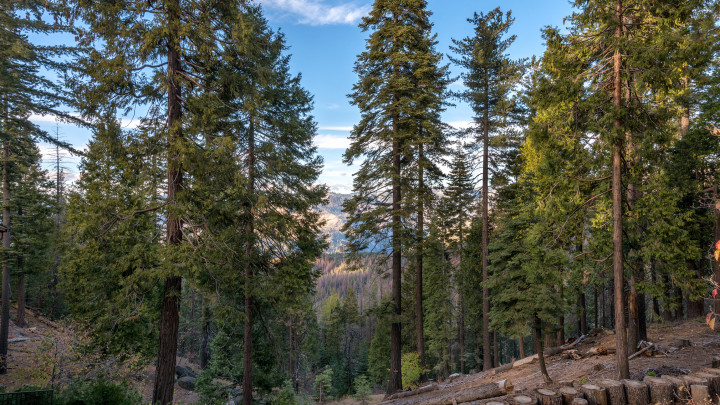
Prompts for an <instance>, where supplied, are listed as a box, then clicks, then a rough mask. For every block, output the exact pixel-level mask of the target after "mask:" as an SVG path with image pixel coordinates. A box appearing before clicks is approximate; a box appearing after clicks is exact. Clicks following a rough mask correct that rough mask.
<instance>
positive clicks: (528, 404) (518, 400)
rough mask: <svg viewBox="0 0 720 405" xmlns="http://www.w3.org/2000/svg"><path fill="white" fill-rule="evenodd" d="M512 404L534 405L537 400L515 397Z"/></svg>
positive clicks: (527, 397)
mask: <svg viewBox="0 0 720 405" xmlns="http://www.w3.org/2000/svg"><path fill="white" fill-rule="evenodd" d="M513 404H515V405H536V404H537V399H536V398H533V397H529V396H527V395H516V396H514V397H513Z"/></svg>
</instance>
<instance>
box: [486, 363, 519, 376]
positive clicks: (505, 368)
mask: <svg viewBox="0 0 720 405" xmlns="http://www.w3.org/2000/svg"><path fill="white" fill-rule="evenodd" d="M513 364H514V363H508V364H503V365H502V366H500V367H495V368H494V369H492V370H490V371H491V373H490V374H491V375H498V374H500V373H502V372H503V371H508V370H510V369H511V368H513Z"/></svg>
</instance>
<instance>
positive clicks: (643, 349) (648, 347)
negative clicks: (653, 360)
mask: <svg viewBox="0 0 720 405" xmlns="http://www.w3.org/2000/svg"><path fill="white" fill-rule="evenodd" d="M653 347H655V345H654V344H653V343H650V344H649V345H648V346H645V347H644V348H642V349H640V350H638V351H636V352H635V353H633V354H632V355H630V357H628V360H632V359H634V358H635V357H637V356H639V355H641V354H643V353H645V352H646V351H648V350H650V349H651V348H653Z"/></svg>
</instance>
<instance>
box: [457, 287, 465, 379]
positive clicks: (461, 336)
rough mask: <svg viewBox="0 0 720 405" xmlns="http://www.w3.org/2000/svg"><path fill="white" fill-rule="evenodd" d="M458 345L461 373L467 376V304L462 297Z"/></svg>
mask: <svg viewBox="0 0 720 405" xmlns="http://www.w3.org/2000/svg"><path fill="white" fill-rule="evenodd" d="M458 344H459V346H460V373H462V374H465V302H463V298H462V297H460V314H459V315H458Z"/></svg>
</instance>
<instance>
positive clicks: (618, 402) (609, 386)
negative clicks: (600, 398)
mask: <svg viewBox="0 0 720 405" xmlns="http://www.w3.org/2000/svg"><path fill="white" fill-rule="evenodd" d="M597 384H598V385H600V386H601V387H605V389H606V390H607V396H608V405H625V404H626V401H625V387H624V386H623V384H622V383H621V382H620V381H615V380H600V381H598V382H597Z"/></svg>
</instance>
